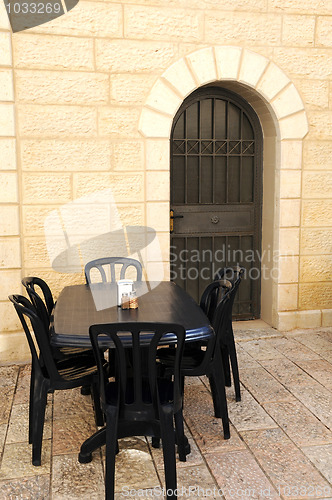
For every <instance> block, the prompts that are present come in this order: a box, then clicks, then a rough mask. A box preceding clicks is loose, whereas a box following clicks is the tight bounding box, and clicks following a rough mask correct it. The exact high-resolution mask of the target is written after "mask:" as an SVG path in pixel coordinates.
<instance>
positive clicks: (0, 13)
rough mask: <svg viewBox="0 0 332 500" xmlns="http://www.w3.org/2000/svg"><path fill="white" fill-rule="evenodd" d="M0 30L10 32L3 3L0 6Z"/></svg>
mask: <svg viewBox="0 0 332 500" xmlns="http://www.w3.org/2000/svg"><path fill="white" fill-rule="evenodd" d="M0 29H2V30H10V24H9V19H8V15H7V10H6V7H5V3H4V2H2V3H1V4H0Z"/></svg>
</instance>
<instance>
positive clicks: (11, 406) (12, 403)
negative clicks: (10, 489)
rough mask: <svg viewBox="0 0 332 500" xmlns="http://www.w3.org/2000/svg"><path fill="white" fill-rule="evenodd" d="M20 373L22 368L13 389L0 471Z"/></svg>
mask: <svg viewBox="0 0 332 500" xmlns="http://www.w3.org/2000/svg"><path fill="white" fill-rule="evenodd" d="M11 366H12V365H11ZM14 366H15V365H14ZM19 373H20V368H19V369H18V370H17V374H16V383H15V385H14V386H13V387H14V392H13V395H12V401H11V405H10V410H9V414H8V418H7V422H6V424H7V428H6V432H5V437H4V441H3V449H2V452H1V459H0V471H1V467H2V461H3V456H4V454H5V448H6V441H7V437H8V430H9V424H10V419H11V415H12V411H13V405H14V398H15V393H16V388H17V383H18V377H19Z"/></svg>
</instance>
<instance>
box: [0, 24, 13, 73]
mask: <svg viewBox="0 0 332 500" xmlns="http://www.w3.org/2000/svg"><path fill="white" fill-rule="evenodd" d="M11 63H12V48H11V41H10V33H5V32H0V64H1V65H4V66H10V65H11Z"/></svg>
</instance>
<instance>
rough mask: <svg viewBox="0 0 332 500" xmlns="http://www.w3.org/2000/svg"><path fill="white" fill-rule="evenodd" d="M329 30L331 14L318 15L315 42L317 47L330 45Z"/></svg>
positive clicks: (331, 25) (331, 24) (331, 29)
mask: <svg viewBox="0 0 332 500" xmlns="http://www.w3.org/2000/svg"><path fill="white" fill-rule="evenodd" d="M330 14H331V12H330ZM331 31H332V21H331V15H330V16H324V17H323V16H320V17H318V18H317V28H316V44H317V46H318V47H332V40H331Z"/></svg>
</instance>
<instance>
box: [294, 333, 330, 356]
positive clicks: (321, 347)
mask: <svg viewBox="0 0 332 500" xmlns="http://www.w3.org/2000/svg"><path fill="white" fill-rule="evenodd" d="M294 338H295V340H296V341H297V342H299V343H301V344H303V345H305V346H306V347H308V348H309V349H311V350H312V351H313V352H315V353H316V354H318V355H319V356H321V357H322V358H323V359H326V360H327V361H329V362H330V363H332V347H331V342H330V341H329V340H327V339H324V338H323V337H321V336H320V335H319V334H302V335H296V337H294Z"/></svg>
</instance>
